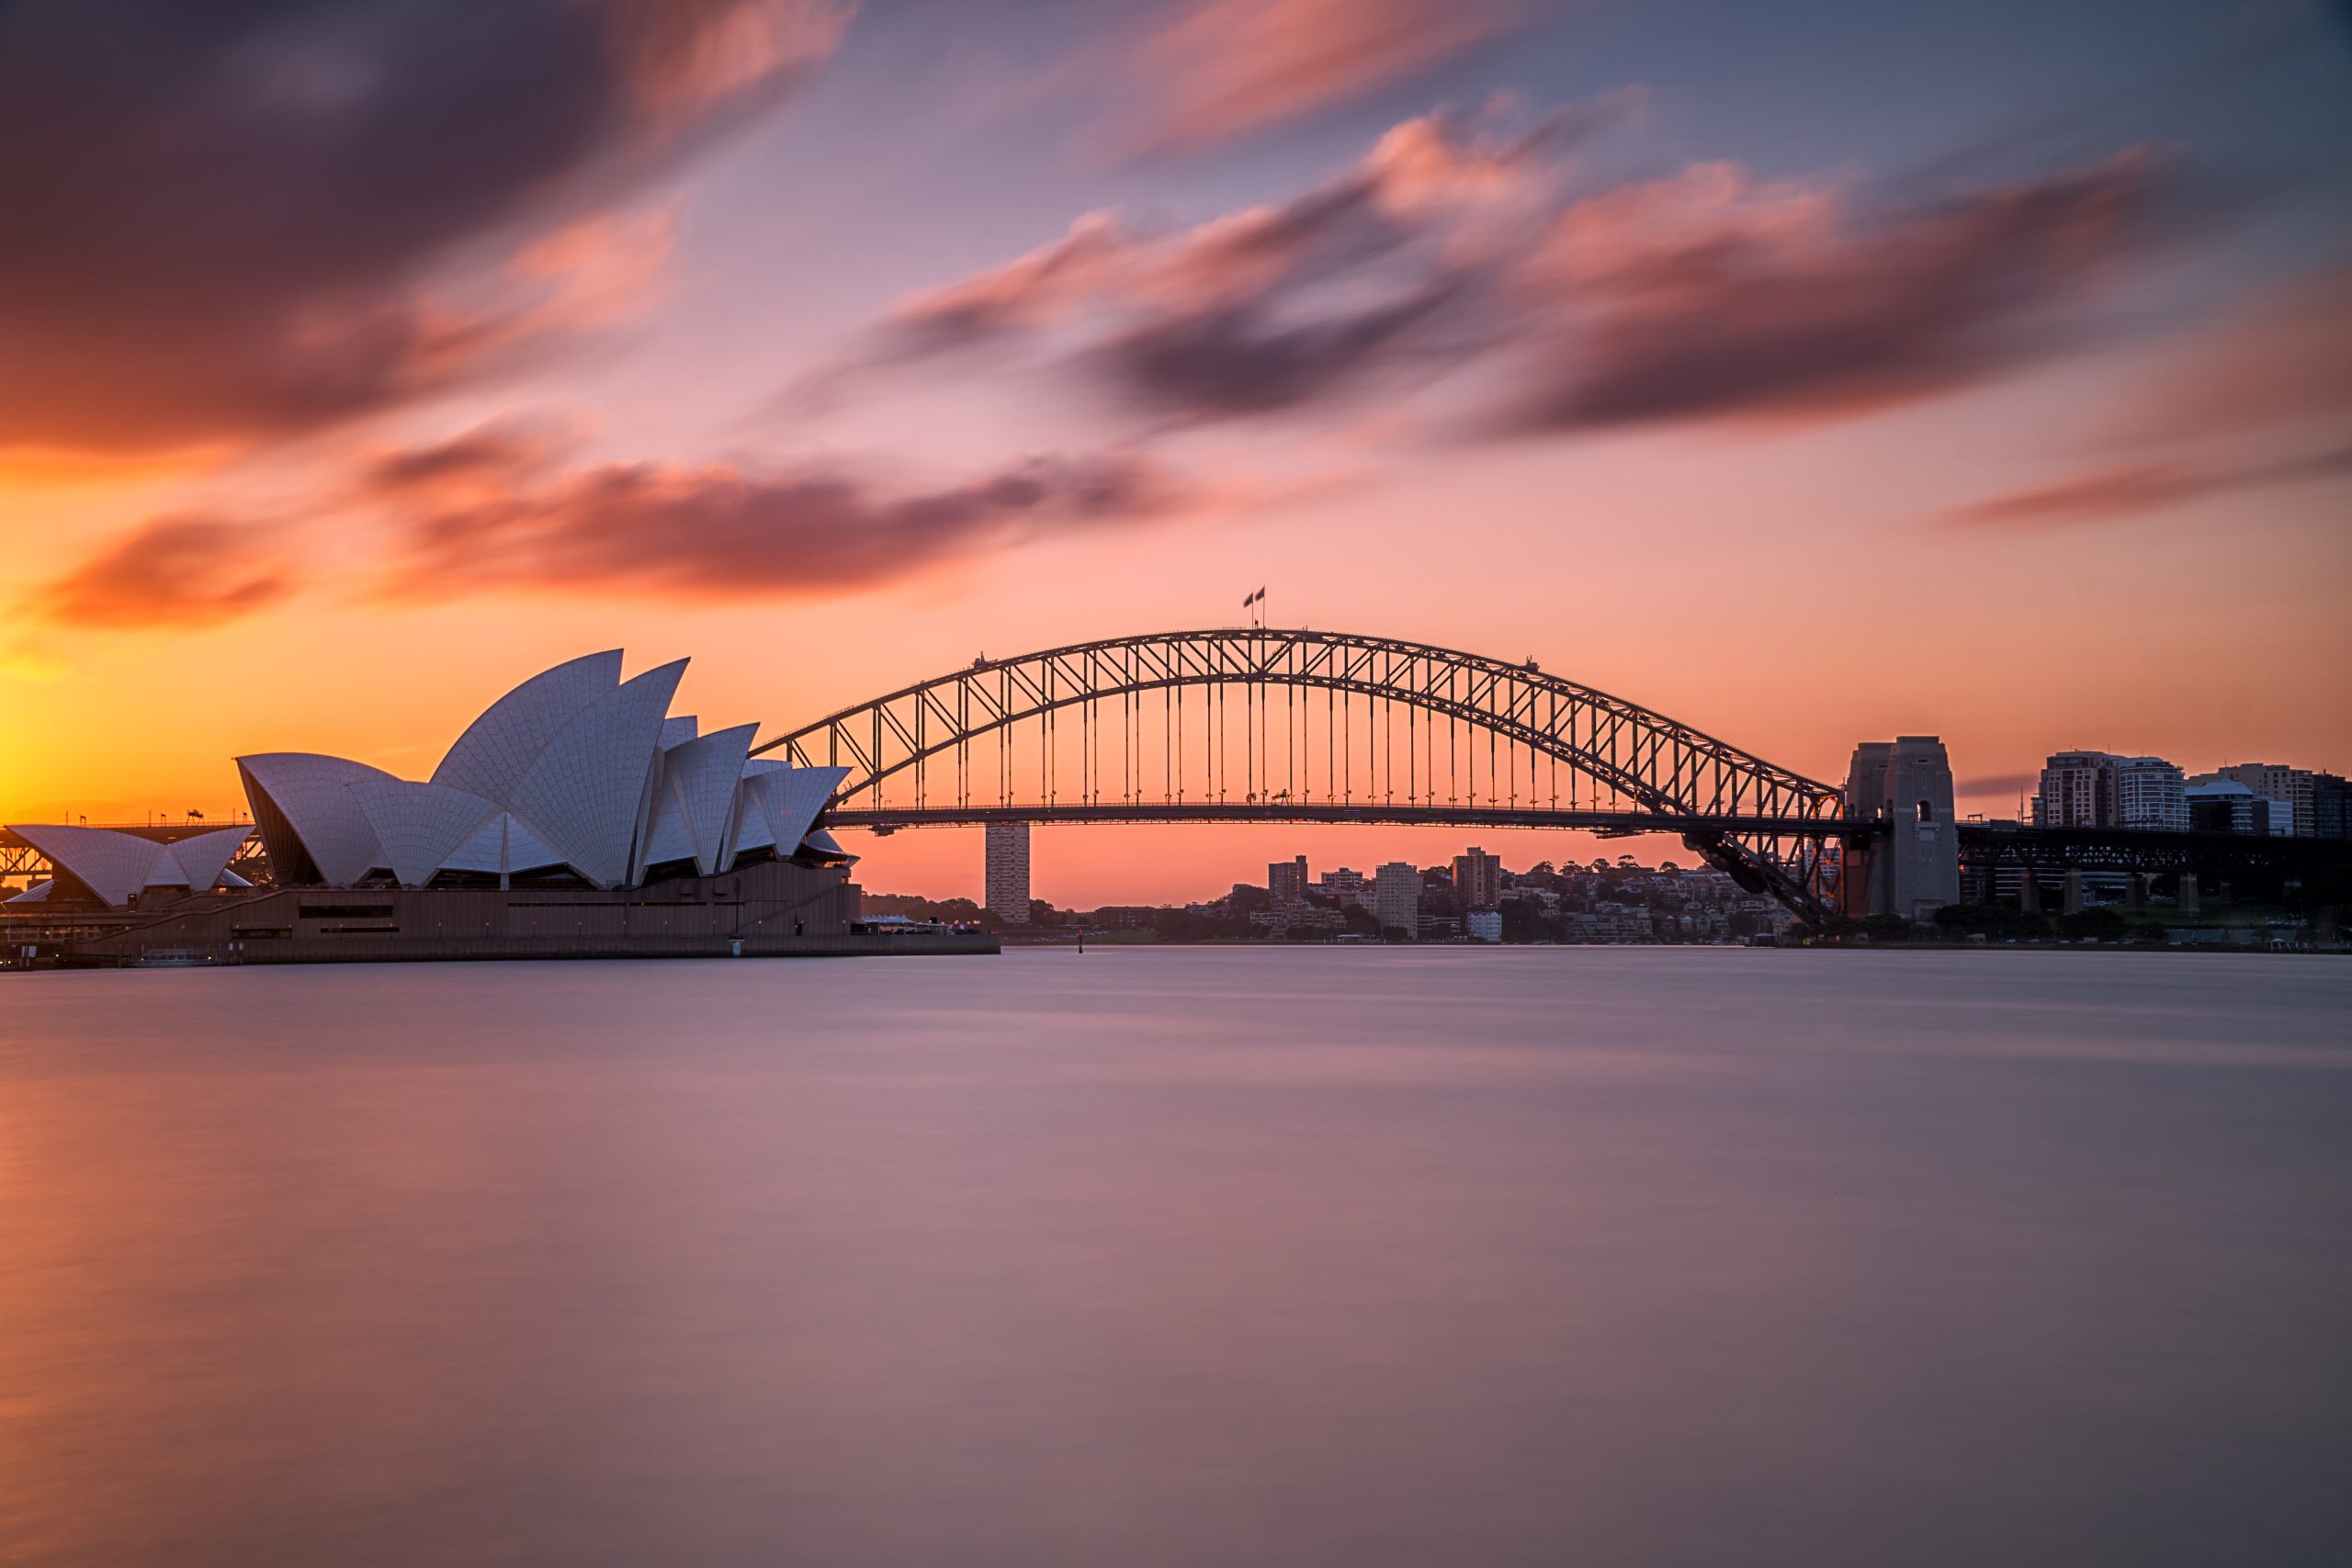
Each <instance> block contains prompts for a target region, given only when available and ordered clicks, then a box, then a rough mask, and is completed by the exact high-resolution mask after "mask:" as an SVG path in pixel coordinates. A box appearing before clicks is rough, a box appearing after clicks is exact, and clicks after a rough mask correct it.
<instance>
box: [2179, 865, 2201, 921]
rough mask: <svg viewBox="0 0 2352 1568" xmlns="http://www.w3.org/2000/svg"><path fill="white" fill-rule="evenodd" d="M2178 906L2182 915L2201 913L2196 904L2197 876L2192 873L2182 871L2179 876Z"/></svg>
mask: <svg viewBox="0 0 2352 1568" xmlns="http://www.w3.org/2000/svg"><path fill="white" fill-rule="evenodd" d="M2178 905H2179V908H2180V912H2181V913H2182V914H2184V915H2195V914H2199V913H2201V912H2202V911H2201V910H2200V909H2199V908H2198V904H2197V874H2196V873H2195V872H2193V871H2184V872H2182V873H2181V874H2180V896H2179V899H2178Z"/></svg>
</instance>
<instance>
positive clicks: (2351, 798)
mask: <svg viewBox="0 0 2352 1568" xmlns="http://www.w3.org/2000/svg"><path fill="white" fill-rule="evenodd" d="M2312 836H2313V837H2314V838H2321V839H2352V780H2346V779H2345V778H2344V777H2342V776H2341V775H2340V774H2336V773H2313V774H2312Z"/></svg>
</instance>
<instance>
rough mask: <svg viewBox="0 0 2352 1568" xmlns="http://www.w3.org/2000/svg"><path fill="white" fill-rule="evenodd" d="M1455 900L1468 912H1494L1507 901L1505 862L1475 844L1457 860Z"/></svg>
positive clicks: (1455, 857) (1454, 867) (1454, 883)
mask: <svg viewBox="0 0 2352 1568" xmlns="http://www.w3.org/2000/svg"><path fill="white" fill-rule="evenodd" d="M1453 901H1454V903H1455V904H1456V905H1458V906H1459V907H1460V908H1464V909H1492V908H1496V907H1498V905H1500V904H1501V903H1502V901H1503V863H1502V862H1501V861H1500V860H1498V859H1497V858H1496V857H1495V856H1493V855H1490V854H1488V853H1487V852H1486V851H1484V850H1482V849H1480V848H1479V847H1478V846H1477V845H1476V844H1473V845H1471V846H1470V847H1469V848H1468V849H1466V850H1464V851H1463V852H1462V853H1460V854H1458V855H1456V856H1454V857H1453Z"/></svg>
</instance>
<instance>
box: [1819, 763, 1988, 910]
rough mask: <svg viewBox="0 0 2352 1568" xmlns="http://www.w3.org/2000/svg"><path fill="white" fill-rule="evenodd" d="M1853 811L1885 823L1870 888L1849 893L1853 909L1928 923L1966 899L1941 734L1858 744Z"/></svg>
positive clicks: (1851, 780)
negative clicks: (1940, 911) (1961, 883)
mask: <svg viewBox="0 0 2352 1568" xmlns="http://www.w3.org/2000/svg"><path fill="white" fill-rule="evenodd" d="M1846 809H1847V812H1848V814H1849V816H1852V817H1855V818H1860V819H1861V820H1863V821H1872V822H1877V823H1880V824H1882V825H1883V828H1882V831H1881V832H1880V834H1879V836H1878V838H1877V840H1876V841H1875V842H1873V843H1872V844H1871V849H1870V852H1869V854H1868V857H1867V858H1866V860H1865V861H1864V864H1863V879H1864V882H1865V884H1866V886H1856V887H1855V888H1853V889H1852V890H1851V894H1850V895H1849V898H1848V901H1847V905H1846V908H1847V912H1848V913H1849V914H1861V913H1868V914H1872V915H1899V916H1901V917H1902V918H1903V919H1906V920H1922V921H1924V920H1929V919H1934V918H1935V913H1936V911H1937V910H1938V909H1940V908H1943V907H1944V906H1945V905H1947V904H1957V903H1959V902H1960V829H1959V826H1958V824H1957V823H1955V822H1954V821H1953V819H1952V782H1951V757H1950V755H1948V754H1947V753H1946V752H1945V750H1944V743H1943V741H1942V740H1941V739H1939V738H1937V737H1936V736H1933V735H1902V736H1897V737H1896V738H1895V739H1893V740H1891V741H1889V740H1865V741H1863V742H1862V743H1861V744H1860V746H1857V747H1855V748H1854V758H1853V761H1852V762H1851V763H1850V764H1849V766H1848V768H1847V773H1846ZM1865 898H1866V899H1867V904H1866V906H1865V907H1863V908H1857V905H1859V904H1863V901H1864V899H1865Z"/></svg>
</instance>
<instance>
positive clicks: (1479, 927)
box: [1462, 909, 1503, 942]
mask: <svg viewBox="0 0 2352 1568" xmlns="http://www.w3.org/2000/svg"><path fill="white" fill-rule="evenodd" d="M1462 932H1463V934H1464V936H1467V937H1468V938H1470V939H1471V940H1472V941H1473V942H1500V941H1502V939H1503V912H1502V911H1501V910H1500V909H1472V910H1470V911H1468V912H1467V913H1466V914H1464V916H1463V917H1462Z"/></svg>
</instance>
